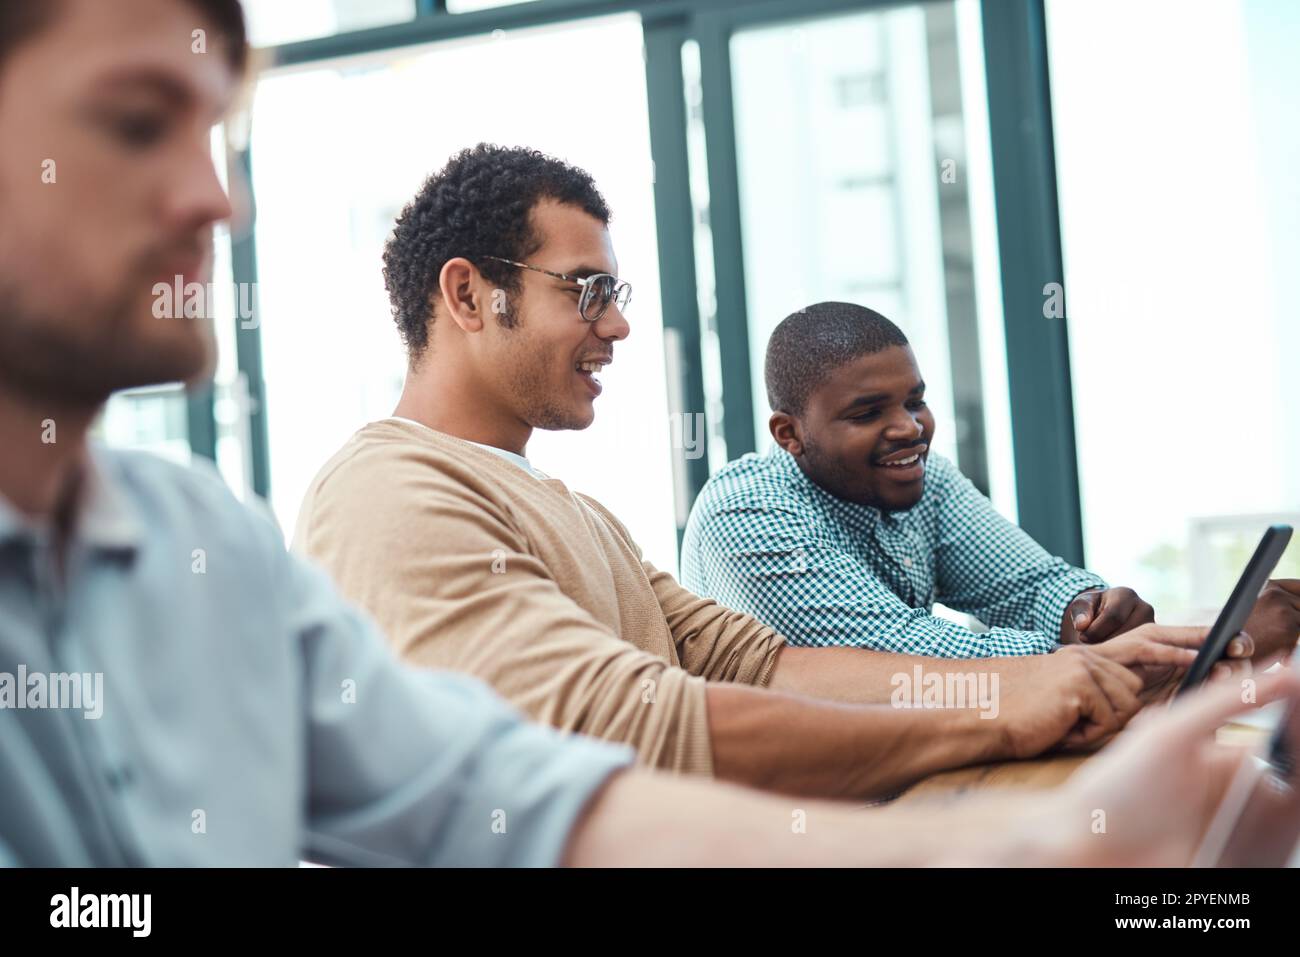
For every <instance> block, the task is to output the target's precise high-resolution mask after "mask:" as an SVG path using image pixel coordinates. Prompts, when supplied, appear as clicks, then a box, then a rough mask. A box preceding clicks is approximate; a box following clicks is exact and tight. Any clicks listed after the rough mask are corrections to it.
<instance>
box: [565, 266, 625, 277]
mask: <svg viewBox="0 0 1300 957" xmlns="http://www.w3.org/2000/svg"><path fill="white" fill-rule="evenodd" d="M555 271H556V272H562V273H564V274H565V275H566V276H574V277H576V278H578V279H587V278H588V277H590V276H609V275H613V274H612V273H611V272H610V271H609V270H608V269H601V268H600V267H599V266H575V267H574V268H573V269H557V270H555Z"/></svg>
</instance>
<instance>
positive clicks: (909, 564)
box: [903, 558, 912, 568]
mask: <svg viewBox="0 0 1300 957" xmlns="http://www.w3.org/2000/svg"><path fill="white" fill-rule="evenodd" d="M903 567H904V568H911V567H912V560H911V559H910V558H904V559H903Z"/></svg>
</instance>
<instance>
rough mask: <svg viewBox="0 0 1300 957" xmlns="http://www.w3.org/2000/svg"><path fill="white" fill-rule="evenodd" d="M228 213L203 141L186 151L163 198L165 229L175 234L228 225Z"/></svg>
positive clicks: (227, 205)
mask: <svg viewBox="0 0 1300 957" xmlns="http://www.w3.org/2000/svg"><path fill="white" fill-rule="evenodd" d="M231 214H232V211H231V206H230V197H228V196H227V195H226V191H225V188H224V187H222V185H221V179H220V177H219V176H218V175H217V169H216V166H215V165H214V164H213V160H212V151H211V146H210V141H209V140H208V139H207V137H204V138H203V139H202V142H201V143H200V144H196V145H195V146H194V147H192V148H191V149H189V150H188V151H187V154H186V156H185V161H184V164H183V166H181V168H180V169H179V170H178V172H177V176H176V179H175V180H174V182H173V184H172V188H171V190H170V191H169V194H168V196H167V218H168V220H169V225H170V226H172V227H173V228H174V229H176V230H177V231H178V232H179V231H185V230H189V229H195V230H197V229H201V228H203V227H205V226H211V225H213V224H215V223H219V222H225V221H228V220H229V219H230V217H231Z"/></svg>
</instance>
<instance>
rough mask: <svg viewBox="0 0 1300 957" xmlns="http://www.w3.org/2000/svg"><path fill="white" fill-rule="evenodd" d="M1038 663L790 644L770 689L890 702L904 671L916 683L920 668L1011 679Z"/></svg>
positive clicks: (826, 697) (859, 701)
mask: <svg viewBox="0 0 1300 957" xmlns="http://www.w3.org/2000/svg"><path fill="white" fill-rule="evenodd" d="M1033 662H1034V659H1033V658H971V659H968V658H962V659H956V658H930V657H926V656H923V655H900V654H893V653H891V652H884V651H868V650H866V649H863V648H793V647H790V646H789V645H787V646H785V647H783V648H782V649H781V651H780V654H779V655H778V657H777V659H776V665H775V666H774V667H773V669H772V678H771V680H770V681H769V682H768V687H769V688H770V689H771V690H773V691H784V692H787V693H791V694H803V695H809V696H811V697H814V698H821V699H824V700H827V701H844V702H850V703H856V704H884V703H887V702H889V700H890V698H891V696H892V695H893V694H894V692H895V690H896V689H897V687H898V682H897V681H896V676H898V675H904V676H906V678H907V680H908V682H909V683H910V682H911V680H912V677H913V675H914V674H915V669H916V668H917V667H919V668H920V669H921V671H922V673H924V674H930V673H933V672H938V673H940V674H947V673H959V674H977V675H978V674H981V673H988V674H994V673H996V674H998V675H999V676H1000V678H1001V679H1006V678H1014V677H1015V676H1016V675H1018V674H1020V673H1022V672H1025V671H1027V670H1029V669H1032V668H1033V666H1034V664H1033Z"/></svg>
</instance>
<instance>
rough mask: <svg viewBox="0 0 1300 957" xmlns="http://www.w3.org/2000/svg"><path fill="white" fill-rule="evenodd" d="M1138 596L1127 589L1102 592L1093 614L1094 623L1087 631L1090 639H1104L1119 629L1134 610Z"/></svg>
mask: <svg viewBox="0 0 1300 957" xmlns="http://www.w3.org/2000/svg"><path fill="white" fill-rule="evenodd" d="M1136 597H1137V596H1136V595H1135V594H1133V592H1131V591H1129V590H1127V589H1120V588H1112V589H1110V590H1108V591H1104V592H1102V594H1101V602H1100V604H1099V605H1098V606H1097V612H1096V614H1095V615H1093V618H1092V624H1090V625H1089V626H1088V627H1087V629H1086V631H1087V638H1088V640H1089V641H1104V640H1105V639H1107V638H1109V637H1110V636H1111V635H1113V634H1115V633H1116V632H1117V631H1119V628H1120V625H1122V624H1124V622H1125V620H1126V619H1127V618H1128V616H1129V614H1130V612H1132V610H1133V600H1134V599H1135V598H1136Z"/></svg>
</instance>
